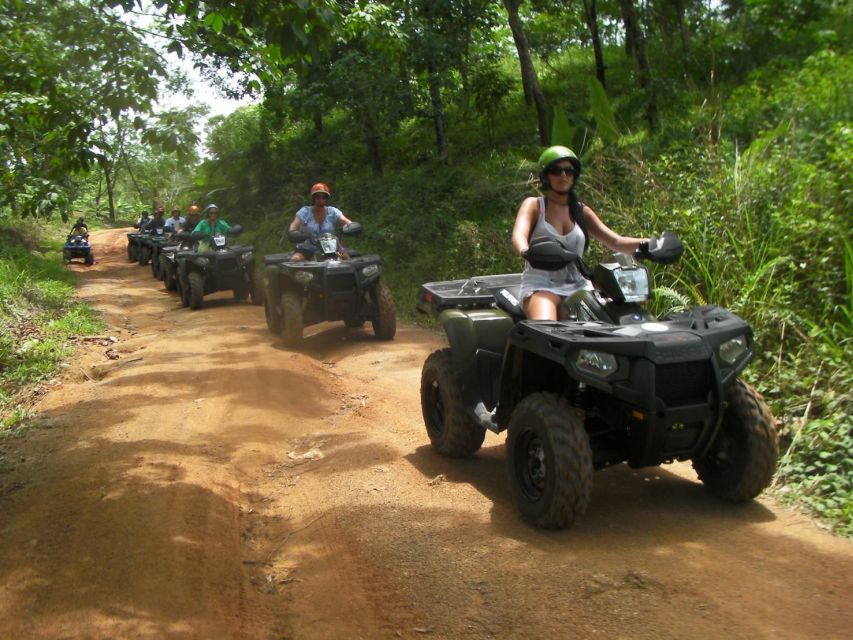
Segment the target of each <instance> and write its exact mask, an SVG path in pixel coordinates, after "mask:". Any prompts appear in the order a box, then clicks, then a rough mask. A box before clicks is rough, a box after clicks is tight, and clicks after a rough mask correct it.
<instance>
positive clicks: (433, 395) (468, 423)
mask: <svg viewBox="0 0 853 640" xmlns="http://www.w3.org/2000/svg"><path fill="white" fill-rule="evenodd" d="M421 411H422V412H423V416H424V424H425V425H426V430H427V435H428V436H429V441H430V443H431V444H432V448H433V449H435V450H436V451H438V452H439V453H440V454H442V455H445V456H448V457H451V458H467V457H470V456H473V455H474V454H475V453H476V452H477V451H478V450H479V449H480V447H481V446H483V440H485V438H486V430H485V429H484V428H483V427H481V426H480V425H479V424H477V423H476V422H474V420H472V419H471V417H469V416H468V413H467V412H466V411H465V403H464V401H463V399H462V392H461V391H460V385H459V382H458V381H457V379H456V376H455V375H453V368H452V364H451V356H450V349H439V350H438V351H433V352H432V353H431V354H430V355H429V357H428V358H427V359H426V362H424V368H423V371H422V372H421Z"/></svg>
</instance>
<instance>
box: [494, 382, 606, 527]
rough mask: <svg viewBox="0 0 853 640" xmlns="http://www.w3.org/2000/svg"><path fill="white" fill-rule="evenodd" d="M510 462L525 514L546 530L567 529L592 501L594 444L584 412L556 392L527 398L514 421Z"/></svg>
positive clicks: (512, 481) (511, 423) (509, 444)
mask: <svg viewBox="0 0 853 640" xmlns="http://www.w3.org/2000/svg"><path fill="white" fill-rule="evenodd" d="M506 454H507V455H506V461H507V467H508V470H509V477H510V485H511V487H512V493H513V496H514V497H515V503H516V505H517V506H518V509H519V511H521V515H522V517H524V519H525V520H527V521H528V522H531V523H532V524H534V525H536V526H537V527H543V528H545V529H565V528H566V527H568V526H570V525H571V524H572V523H573V522H574V521H575V520H576V519H577V518H578V517H579V516H580V515H581V514H582V513H583V512H584V511H586V507H587V505H588V504H589V497H590V494H591V493H592V473H593V466H592V448H591V447H590V444H589V436H588V435H587V433H586V429H584V415H583V412H582V411H580V410H579V409H576V408H574V407H572V406H571V405H569V403H568V402H567V401H566V399H565V398H561V397H560V396H557V395H555V394H553V393H533V394H531V395H529V396H527V397H526V398H525V399H524V400H522V401H521V402H520V403H519V404H518V406H517V407H516V408H515V410H514V411H513V412H512V417H511V418H510V421H509V435H508V436H507V441H506Z"/></svg>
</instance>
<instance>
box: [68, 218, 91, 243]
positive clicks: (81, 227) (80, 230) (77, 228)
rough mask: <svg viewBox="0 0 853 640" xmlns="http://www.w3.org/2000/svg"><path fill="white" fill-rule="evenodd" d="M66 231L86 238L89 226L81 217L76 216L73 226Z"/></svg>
mask: <svg viewBox="0 0 853 640" xmlns="http://www.w3.org/2000/svg"><path fill="white" fill-rule="evenodd" d="M68 233H69V235H72V236H83V237H84V238H88V237H89V227H88V225H87V224H86V221H85V220H84V219H83V218H77V222H75V223H74V226H73V227H71V231H69V232H68Z"/></svg>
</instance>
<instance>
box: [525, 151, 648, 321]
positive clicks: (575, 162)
mask: <svg viewBox="0 0 853 640" xmlns="http://www.w3.org/2000/svg"><path fill="white" fill-rule="evenodd" d="M580 173H581V162H580V160H579V159H578V157H577V155H575V152H574V151H572V150H571V149H569V148H567V147H561V146H553V147H548V148H547V149H545V151H543V152H542V155H541V156H539V179H540V182H541V189H542V191H543V192H544V194H545V195H544V196H542V197H539V198H536V197H529V198H525V199H524V202H522V203H521V206H520V207H519V209H518V213H517V214H516V217H515V226H514V227H513V230H512V246H513V247H514V248H515V250H516V251H518V253H519V255H521V257H523V258H525V264H524V271H523V272H522V276H521V299H522V301H523V303H524V312H525V314H526V315H527V318H528V319H530V320H557V319H558V318H559V319H562V318H563V317H564V316H565V311H564V307H563V306H562V303H563V302H565V300H566V299H567V298H568V297H569V296H571V295H572V294H573V293H575V292H576V291H580V290H582V289H592V283H590V281H589V280H588V279H587V278H586V277H584V275H583V274H582V273H581V271H580V267H579V265H578V264H577V263H574V264H570V265H568V266H565V267H563V268H561V269H558V270H556V271H546V270H544V269H536V268H534V267H533V266H532V265H531V264H530V263H529V262H527V260H526V254H527V250H528V248H529V247H530V243H531V242H532V241H534V240H536V239H537V238H559V239H560V240H562V242H563V243H564V244H565V245H566V246H567V248H569V249H570V250H572V251H574V252H575V253H577V254H578V256H582V255H583V252H584V250H585V249H586V247H587V245H588V244H589V239H588V236H592V237H594V238H595V239H596V240H598V241H599V242H601V243H602V244H604V245H605V246H606V247H608V248H610V249H611V250H613V251H618V252H620V253H626V254H629V255H630V254H637V255H639V256H641V257H644V256H645V255H646V252H647V251H648V246H649V245H648V240H645V239H642V238H630V237H626V236H620V235H619V234H617V233H616V232H614V231H613V230H612V229H610V227H608V226H607V225H606V224H604V223H603V222H602V221H601V219H600V218H599V217H598V215H596V213H595V211H593V210H592V209H591V208H590V207H588V206H587V205H585V204H584V203H582V202H581V201H580V200H578V198H577V196H576V195H575V191H574V188H575V184H576V182H577V179H578V178H579V177H580Z"/></svg>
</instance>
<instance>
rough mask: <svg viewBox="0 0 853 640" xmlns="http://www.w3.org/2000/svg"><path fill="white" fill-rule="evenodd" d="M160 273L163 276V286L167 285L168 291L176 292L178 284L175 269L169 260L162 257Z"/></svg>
mask: <svg viewBox="0 0 853 640" xmlns="http://www.w3.org/2000/svg"><path fill="white" fill-rule="evenodd" d="M160 273H162V274H163V284H164V285H166V291H174V290H175V289H176V288H177V284H178V282H177V280H178V279H177V278H176V277H175V269H174V268H173V267H172V265H171V263H169V261H168V260H166V259H165V258H162V257H161V258H160Z"/></svg>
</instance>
